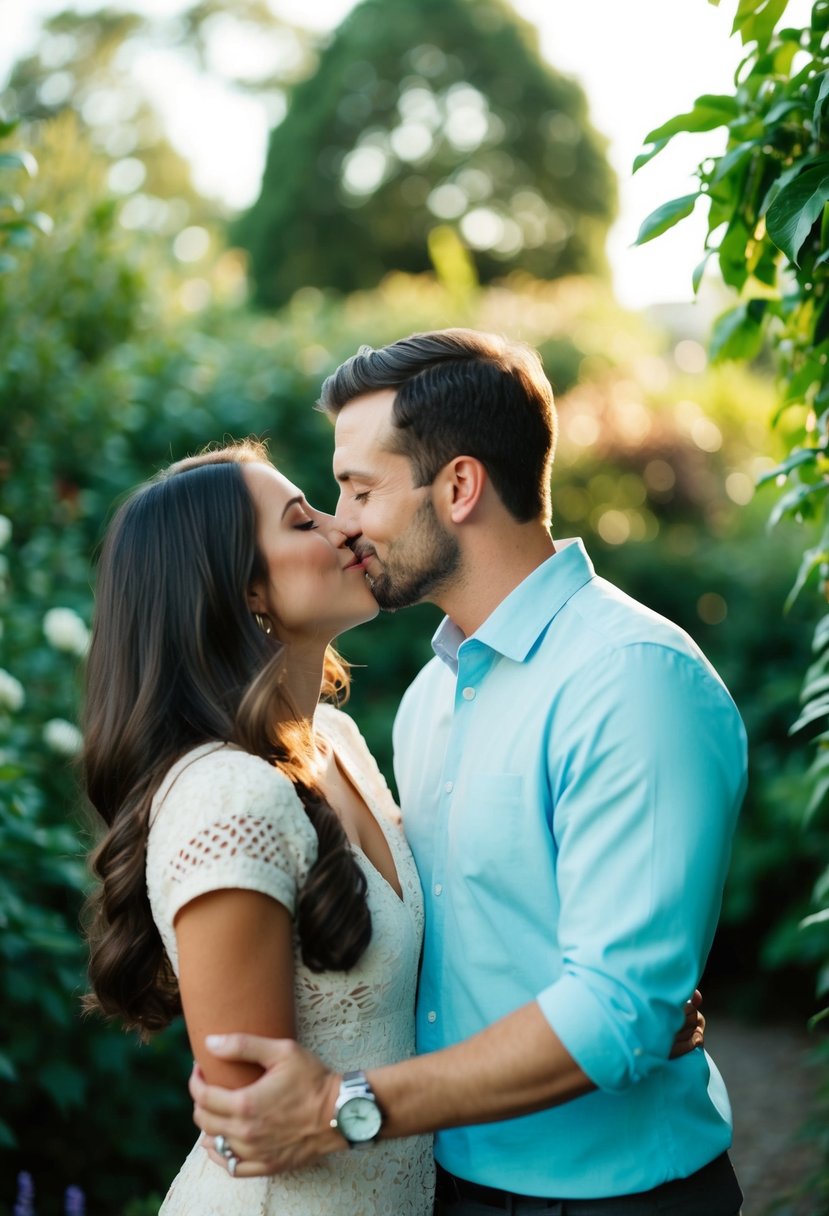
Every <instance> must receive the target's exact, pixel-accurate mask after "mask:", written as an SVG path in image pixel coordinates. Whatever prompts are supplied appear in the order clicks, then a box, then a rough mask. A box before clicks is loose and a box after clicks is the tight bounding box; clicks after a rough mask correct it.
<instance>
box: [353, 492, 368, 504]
mask: <svg viewBox="0 0 829 1216" xmlns="http://www.w3.org/2000/svg"><path fill="white" fill-rule="evenodd" d="M370 493H371V491H370V490H360V492H359V494H355V495H354V501H355V502H368V496H369V494H370Z"/></svg>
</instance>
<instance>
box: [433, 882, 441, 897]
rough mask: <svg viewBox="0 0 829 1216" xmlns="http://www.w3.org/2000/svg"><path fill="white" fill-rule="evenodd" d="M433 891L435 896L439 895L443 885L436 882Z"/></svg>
mask: <svg viewBox="0 0 829 1216" xmlns="http://www.w3.org/2000/svg"><path fill="white" fill-rule="evenodd" d="M434 890H435V895H440V893H441V891H442V890H443V884H442V883H439V882H436V883H435V888H434Z"/></svg>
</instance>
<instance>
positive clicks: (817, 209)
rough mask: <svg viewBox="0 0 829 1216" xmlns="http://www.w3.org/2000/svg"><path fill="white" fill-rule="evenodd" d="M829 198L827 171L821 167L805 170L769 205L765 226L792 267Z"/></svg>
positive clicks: (828, 175)
mask: <svg viewBox="0 0 829 1216" xmlns="http://www.w3.org/2000/svg"><path fill="white" fill-rule="evenodd" d="M827 200H829V173H827V171H826V169H825V168H824V167H822V166H821V167H818V168H814V169H807V170H806V172H805V173H801V174H800V176H799V177H796V178H795V179H794V181H793V182H791V183H790V185H788V186H786V187H785V189H783V190H781V191H780V193H779V194H778V195H777V197H776V198H775V200H774V202H773V203H772V205H771V206H770V207H769V210H768V214H767V216H766V229H767V231H768V234H769V236H770V237H771V239H772V240H773V241H774V243H775V245H776V246H777V248H778V249H780V250H781V251H782V252H783V253H784V254H785V255H786V257H787V258H788V259H789V261H790V262H792V263H793V264H794V265H795V266H797V265H798V261H797V256H798V254H799V253H800V250H801V248H802V246H803V242H804V241H805V240H806V238H807V236H808V235H809V233H810V232H811V230H812V226H813V225H814V223H815V221H816V220H817V218H818V216H819V215H820V213H821V211H822V210H823V208H824V206H825V205H826V202H827Z"/></svg>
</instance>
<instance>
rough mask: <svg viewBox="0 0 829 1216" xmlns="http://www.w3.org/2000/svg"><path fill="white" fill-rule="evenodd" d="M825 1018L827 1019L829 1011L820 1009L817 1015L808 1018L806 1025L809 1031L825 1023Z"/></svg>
mask: <svg viewBox="0 0 829 1216" xmlns="http://www.w3.org/2000/svg"><path fill="white" fill-rule="evenodd" d="M827 1018H829V1009H821V1010H820V1012H819V1013H816V1014H814V1016H813V1017H810V1018H809V1020H808V1022H807V1023H806V1025H807V1026H808V1027H809V1029H810V1030H816V1029H817V1027H818V1026H819V1025H820V1023H821V1022H825V1021H826V1019H827Z"/></svg>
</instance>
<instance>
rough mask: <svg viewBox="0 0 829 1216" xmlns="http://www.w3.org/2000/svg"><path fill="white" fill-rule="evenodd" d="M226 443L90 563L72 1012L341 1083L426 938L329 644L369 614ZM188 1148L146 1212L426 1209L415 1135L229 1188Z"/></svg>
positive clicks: (349, 557)
mask: <svg viewBox="0 0 829 1216" xmlns="http://www.w3.org/2000/svg"><path fill="white" fill-rule="evenodd" d="M344 541H345V538H344V537H343V535H342V533H340V532H338V531H337V530H336V529H335V527H334V523H333V520H332V518H331V517H330V516H327V515H325V514H323V513H321V512H319V511H315V510H313V509H312V508H311V507H310V506H309V505H308V504H307V503H306V502H305V499H304V498H303V496H302V494H301V492H300V491H299V490H297V489H296V487H294V486H292V485H291V484H290V483H289V482H288V481H287V480H286V479H285V478H284V477H282V476H281V475H280V474H279V473H278V472H277V471H276V470H275V469H274V468H273V466H272V465H271V464H270V463H269V461H268V459H267V455H266V452H265V450H264V449H263V447H262V446H261V445H258V444H255V443H253V442H250V441H248V442H245V443H242V444H239V445H234V446H231V447H226V448H223V449H221V450H219V451H213V452H209V453H206V454H204V455H202V456H197V457H193V458H191V459H188V460H184V461H181V462H180V463H178V464H175V465H173V466H172V467H171V468H169V469H168V470H166V471H165V472H164V473H162V474H161V475H160V476H159V477H158V478H156V479H155V480H154V481H153V482H150V483H149V484H148V485H146V486H144V487H142V488H141V489H140V490H138V491H137V493H136V494H134V495H133V496H132V498H130V499H129V501H128V502H127V503H126V504H125V505H124V506H123V507H122V508H121V510H120V511H119V513H118V515H117V517H116V519H115V521H114V522H113V524H112V527H111V529H110V531H109V534H108V537H107V540H106V544H105V546H104V551H103V555H102V560H101V565H100V571H99V579H98V591H97V608H96V622H95V627H94V632H93V640H92V648H91V652H90V658H89V669H88V697H87V722H86V744H85V756H84V760H85V774H86V783H87V790H88V794H89V797H90V800H91V801H92V803H93V805H94V806H95V808H96V810H97V811H98V812H99V814H100V815H101V817H102V819H103V820H104V823H105V824H106V825H107V829H108V830H107V833H106V836H105V838H104V840H103V841H102V843H101V844H100V846H99V847H98V849H97V851H96V853H95V856H94V862H93V864H94V868H95V871H96V873H97V875H98V877H99V878H100V880H101V886H100V890H99V891H98V893H97V895H96V896H95V897H94V900H93V910H94V917H93V922H92V928H91V931H90V938H91V966H90V977H91V980H92V986H93V989H94V997H92V998H91V999H90V1003H91V1004H93V1005H94V1006H95V1007H97V1008H99V1009H101V1010H102V1011H103V1012H104V1013H106V1014H108V1015H117V1016H119V1017H120V1018H121V1019H122V1020H124V1021H125V1022H126V1023H127V1024H128V1025H130V1026H132V1027H135V1028H137V1029H138V1030H139V1031H140V1032H142V1033H144V1034H148V1033H150V1032H152V1031H156V1030H159V1029H161V1028H162V1027H163V1026H165V1025H166V1024H167V1023H168V1022H169V1021H170V1020H171V1018H172V1017H174V1016H175V1014H176V1013H177V1012H178V1011H179V1010H180V1009H181V1010H183V1013H184V1017H185V1021H186V1024H187V1030H188V1034H189V1037H190V1043H191V1046H192V1050H193V1053H194V1055H195V1058H196V1060H197V1062H198V1063H199V1065H200V1066H201V1069H202V1071H203V1072H204V1074H205V1075H206V1076H207V1077H208V1079H211V1080H214V1081H216V1082H217V1083H219V1084H222V1085H229V1086H237V1085H242V1084H245V1083H247V1082H248V1081H249V1080H251V1079H253V1077H255V1076H256V1075H257V1073H258V1069H256V1068H253V1067H251V1066H249V1065H243V1064H228V1063H223V1062H220V1061H218V1060H217V1059H216V1058H215V1057H214V1056H212V1055H211V1054H209V1053H208V1052H206V1051H205V1048H204V1039H205V1035H206V1034H207V1032H208V1031H211V1032H212V1031H222V1030H227V1031H231V1030H246V1031H249V1032H252V1033H254V1034H262V1035H270V1036H280V1037H296V1038H297V1039H298V1040H299V1041H300V1042H302V1043H303V1044H305V1045H306V1046H308V1047H310V1048H311V1049H312V1050H314V1051H315V1052H317V1053H318V1054H319V1055H320V1056H321V1057H322V1058H323V1059H325V1060H326V1061H327V1062H328V1063H329V1064H330V1065H331V1066H332V1067H333V1068H335V1069H337V1070H338V1071H347V1070H349V1069H353V1068H357V1067H359V1068H366V1067H374V1066H378V1065H380V1064H383V1063H387V1062H391V1061H393V1060H398V1059H401V1058H404V1057H405V1056H407V1055H410V1054H411V1053H412V1052H413V1050H414V998H415V983H416V976H417V963H418V956H419V951H420V941H421V933H422V923H423V909H422V898H421V894H420V889H419V886H418V881H417V873H416V870H415V867H414V862H413V860H412V857H411V854H410V853H409V851H408V848H407V846H406V843H405V840H404V838H403V834H402V831H401V828H400V820H399V813H398V812H397V809H396V807H395V806H394V804H393V802H392V799H391V796H390V794H389V791H388V789H387V787H386V785H385V783H384V781H383V779H382V777H381V775H380V773H379V770H378V769H377V766H376V764H375V763H374V761H373V759H372V757H371V755H370V754H369V752H368V750H367V748H366V746H365V744H364V742H363V740H362V738H361V736H360V735H359V733H358V731H357V730H356V727H355V726H354V725H353V723H352V722H351V721H350V719H348V718H347V717H346V716H345V715H344V714H343V713H341V712H340V711H339V710H338V709H336V708H335V707H334V706H333V705H332V704H330V703H320V696H321V695H322V696H323V697H324V698H328V699H331V698H334V697H336V696H337V694H338V693H339V694H341V693H343V692H344V691H346V690H347V685H348V678H347V673H346V671H345V668H344V666H343V664H342V662H341V661H340V660H339V659H338V658H337V656H336V654H335V653H334V652H333V650H331V648H330V642H331V640H332V638H334V637H335V636H336V635H337V634H339V633H341V632H342V631H343V630H345V629H348V628H351V627H352V626H354V625H357V624H359V623H360V622H362V621H367V620H369V619H371V618H372V617H374V616H375V615H376V613H377V605H376V604H375V602H374V600H373V598H372V596H371V593H370V591H369V588H368V585H367V583H366V580H365V578H364V576H363V572H362V566H361V564H360V562H359V561H356V560H355V557H354V554H353V553H352V552H351V551H350V550H349V549H348V548H347V547H346V546H345V543H344ZM234 1166H235V1159H234V1158H232V1156H231V1157H230V1158H229V1160H228V1161H227V1167H228V1168H222V1167H219V1166H218V1165H216V1164H215V1163H214V1162H213V1161H211V1160H210V1158H209V1157H208V1155H207V1154H206V1153H205V1152H204V1150H203V1149H202V1148H200V1147H198V1146H196V1147H195V1148H194V1150H193V1151H192V1152H191V1154H190V1156H189V1157H188V1158H187V1161H186V1162H185V1165H184V1167H183V1169H182V1170H181V1172H180V1174H179V1176H178V1178H177V1179H176V1181H175V1182H174V1183H173V1185H172V1187H171V1189H170V1192H169V1194H168V1196H167V1199H166V1200H165V1202H164V1205H163V1206H162V1212H163V1213H164V1216H177V1214H178V1213H199V1216H211V1214H213V1213H215V1214H216V1216H219V1213H221V1214H222V1216H228V1214H231V1216H232V1214H233V1213H245V1214H246V1216H247V1214H248V1213H250V1214H253V1213H263V1214H264V1213H277V1212H278V1213H280V1216H290V1214H297V1216H300V1214H310V1213H315V1212H334V1211H337V1212H355V1213H356V1212H360V1213H364V1214H367V1216H368V1214H370V1213H381V1212H394V1213H400V1214H401V1216H405V1214H410V1216H426V1214H427V1213H431V1210H432V1194H433V1165H432V1156H431V1142H430V1139H429V1138H428V1137H418V1138H413V1139H410V1140H400V1141H394V1140H389V1141H383V1142H381V1143H378V1144H376V1145H374V1146H373V1147H372V1149H371V1151H370V1152H367V1153H360V1152H355V1153H336V1154H332V1155H331V1156H330V1157H328V1158H326V1159H325V1161H324V1162H323V1164H321V1165H318V1166H315V1167H313V1168H312V1169H309V1170H306V1171H304V1172H302V1173H301V1174H300V1173H297V1174H294V1175H283V1176H282V1177H280V1178H274V1179H266V1178H255V1179H244V1178H235V1177H233V1176H232V1175H233V1171H234Z"/></svg>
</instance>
